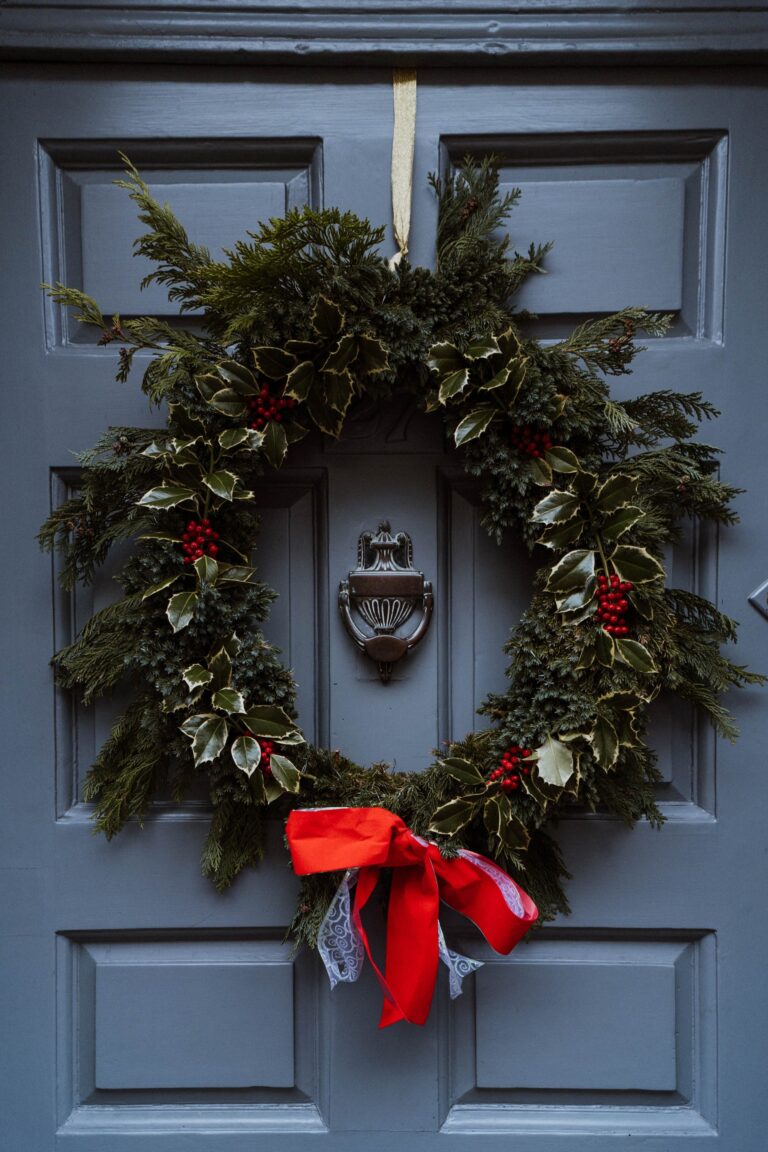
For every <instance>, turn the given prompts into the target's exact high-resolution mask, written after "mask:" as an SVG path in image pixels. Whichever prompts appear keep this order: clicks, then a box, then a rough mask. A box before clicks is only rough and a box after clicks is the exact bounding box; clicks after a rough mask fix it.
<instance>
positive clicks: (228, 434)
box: [219, 428, 253, 452]
mask: <svg viewBox="0 0 768 1152" xmlns="http://www.w3.org/2000/svg"><path fill="white" fill-rule="evenodd" d="M252 431H253V429H252V428H226V429H225V430H224V431H223V432H219V444H220V445H221V447H222V448H223V449H224V451H225V452H229V451H230V450H231V449H232V448H238V447H239V446H240V445H241V444H244V443H245V442H246V440H248V433H249V432H252Z"/></svg>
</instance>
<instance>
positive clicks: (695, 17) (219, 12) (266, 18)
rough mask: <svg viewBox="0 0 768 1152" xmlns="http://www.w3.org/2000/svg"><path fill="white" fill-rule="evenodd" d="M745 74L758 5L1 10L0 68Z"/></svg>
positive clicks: (764, 14)
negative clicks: (553, 66)
mask: <svg viewBox="0 0 768 1152" xmlns="http://www.w3.org/2000/svg"><path fill="white" fill-rule="evenodd" d="M566 55H567V56H569V57H571V58H574V57H576V58H578V62H579V63H589V62H600V63H608V62H610V61H616V62H619V63H622V64H626V63H653V62H656V63H662V64H664V63H679V62H683V61H684V62H688V63H708V62H712V63H716V64H718V63H719V64H722V63H724V62H726V61H727V62H732V63H733V62H743V63H755V62H758V61H761V60H765V59H766V58H767V57H768V5H766V4H765V3H762V2H761V0H757V2H755V0H730V2H728V3H723V2H722V0H696V3H695V7H694V0H667V2H666V3H664V2H662V3H661V4H655V3H653V0H639V2H637V3H633V4H631V5H630V3H629V0H617V2H614V3H613V4H608V3H607V0H598V2H597V3H590V2H589V0H559V3H558V4H557V5H556V6H555V7H553V6H551V5H550V4H548V3H546V0H518V2H517V3H516V4H512V5H511V4H510V3H509V2H508V0H462V2H461V3H460V4H457V3H455V0H424V3H421V4H419V5H418V7H417V6H416V5H414V4H413V0H354V2H352V0H336V3H332V2H331V0H308V2H307V3H305V4H303V5H302V6H301V8H300V9H298V8H297V9H296V10H294V11H286V10H285V5H283V4H281V3H279V0H261V2H260V3H252V2H250V0H229V2H228V3H221V0H202V3H197V4H193V3H192V2H191V0H176V2H175V0H158V2H153V0H123V2H122V3H120V4H118V3H114V2H112V0H109V2H108V3H106V4H103V5H102V4H99V5H98V6H94V5H93V3H78V2H75V3H63V2H62V0H26V2H25V0H10V2H9V3H7V4H5V5H3V7H2V9H0V57H2V58H5V59H56V60H65V59H90V60H94V59H103V60H107V59H110V58H120V59H122V60H124V59H126V58H127V57H130V58H131V59H133V60H153V59H167V58H169V57H172V58H174V60H176V61H183V60H192V59H195V60H201V59H203V60H210V61H217V60H218V61H225V60H228V59H232V58H235V59H236V60H237V62H246V61H251V60H263V61H268V62H270V63H275V64H283V63H293V64H301V63H304V64H315V65H317V64H326V63H328V64H337V63H344V62H349V61H359V62H364V63H387V62H390V63H392V62H397V63H398V64H400V65H404V64H418V63H424V64H434V65H438V66H439V65H444V64H455V63H464V64H478V65H482V66H483V67H488V66H491V65H506V66H509V65H510V64H513V65H514V66H515V67H529V66H532V65H542V64H549V63H552V62H553V61H556V60H558V59H562V57H563V56H566Z"/></svg>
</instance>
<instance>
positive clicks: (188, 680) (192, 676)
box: [181, 664, 213, 692]
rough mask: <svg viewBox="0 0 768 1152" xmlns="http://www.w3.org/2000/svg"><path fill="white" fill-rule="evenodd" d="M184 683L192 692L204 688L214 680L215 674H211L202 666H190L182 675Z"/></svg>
mask: <svg viewBox="0 0 768 1152" xmlns="http://www.w3.org/2000/svg"><path fill="white" fill-rule="evenodd" d="M181 676H182V679H183V680H184V683H185V684H186V685H187V687H188V688H189V690H190V692H192V691H193V690H194V689H195V688H202V687H204V686H205V685H206V684H210V682H211V680H213V672H209V671H208V669H207V668H204V667H203V666H202V664H190V666H189V668H185V669H184V671H183V672H182V674H181Z"/></svg>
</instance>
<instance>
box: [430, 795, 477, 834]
mask: <svg viewBox="0 0 768 1152" xmlns="http://www.w3.org/2000/svg"><path fill="white" fill-rule="evenodd" d="M474 812H475V805H474V803H473V801H472V800H464V799H462V798H461V797H458V798H457V799H456V800H449V801H448V803H447V804H442V805H441V806H440V807H439V808H438V809H437V810H436V812H435V813H434V814H433V816H432V820H431V822H430V825H429V830H430V832H434V833H435V835H436V836H455V834H456V833H457V832H458V831H459V830H460V829H461V828H463V827H464V826H465V824H468V823H469V821H470V820H471V819H472V817H473V815H474Z"/></svg>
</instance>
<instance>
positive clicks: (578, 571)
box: [546, 548, 595, 593]
mask: <svg viewBox="0 0 768 1152" xmlns="http://www.w3.org/2000/svg"><path fill="white" fill-rule="evenodd" d="M594 574H595V554H594V552H593V551H592V550H591V549H590V548H576V549H575V550H574V551H573V552H567V553H566V554H565V556H563V558H562V560H560V561H559V562H558V563H557V564H556V565H555V566H554V568H553V569H552V571H551V572H550V574H549V577H548V578H547V583H546V589H547V591H548V592H554V593H566V592H573V591H575V590H576V589H577V588H584V587H586V586H587V584H588V583H589V581H591V580H592V578H593V577H594Z"/></svg>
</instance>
